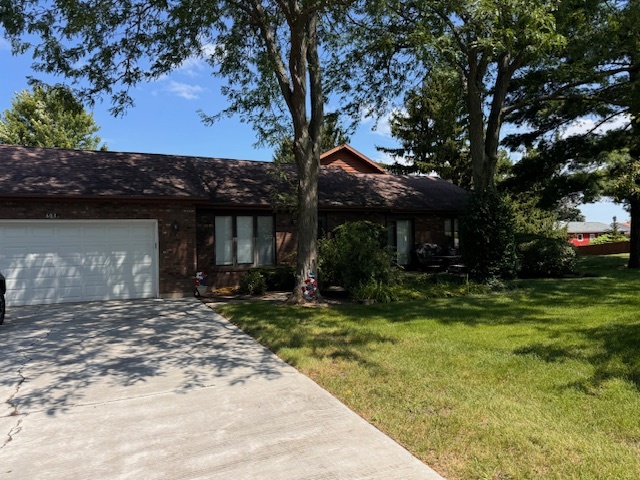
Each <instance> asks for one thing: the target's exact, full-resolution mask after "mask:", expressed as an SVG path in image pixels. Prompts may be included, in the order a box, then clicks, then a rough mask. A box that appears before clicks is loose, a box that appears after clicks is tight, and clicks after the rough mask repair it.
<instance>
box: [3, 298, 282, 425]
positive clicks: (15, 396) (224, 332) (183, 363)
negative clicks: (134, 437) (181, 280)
mask: <svg viewBox="0 0 640 480" xmlns="http://www.w3.org/2000/svg"><path fill="white" fill-rule="evenodd" d="M229 342H232V343H233V348H222V347H225V345H226V344H228V343H229ZM0 345H2V352H3V353H2V356H1V357H0V371H2V372H3V375H2V377H1V378H0V392H2V394H3V397H4V398H10V402H9V403H10V404H11V406H12V408H13V409H14V412H13V414H25V413H29V412H32V411H36V410H37V411H43V410H44V411H46V412H47V413H48V414H50V415H53V414H55V413H56V412H58V411H60V410H63V411H64V410H65V409H66V408H68V407H69V406H72V405H76V404H78V403H84V402H91V401H105V400H108V398H105V397H114V396H116V397H117V396H118V395H127V396H130V395H134V394H140V393H142V394H144V390H145V384H147V383H148V382H149V381H150V380H151V379H152V378H154V377H164V382H163V388H164V389H166V390H172V391H174V392H187V391H189V390H192V389H194V388H201V387H205V386H208V385H211V384H212V383H214V382H215V381H216V380H219V379H224V381H225V382H228V383H229V384H232V385H233V384H238V383H243V382H245V381H247V380H248V379H250V378H252V377H256V376H258V377H262V378H267V379H273V378H276V377H278V376H279V375H280V372H279V367H281V363H280V361H279V360H278V359H277V358H276V357H274V356H273V354H271V353H270V352H269V351H268V350H266V349H262V350H261V351H262V355H258V356H256V354H255V352H256V346H255V341H254V340H253V339H251V338H249V337H248V336H246V335H245V334H243V333H242V332H240V331H239V330H237V329H236V328H235V327H233V326H231V325H230V324H228V323H227V322H226V321H224V320H223V319H221V318H220V317H219V316H218V315H217V314H215V313H212V312H211V310H210V309H209V308H207V307H204V306H203V305H202V304H201V303H200V302H197V301H194V300H180V301H162V300H138V301H119V302H106V303H86V304H73V305H70V304H66V305H50V306H39V307H17V308H13V309H11V311H10V313H9V314H8V317H7V322H6V324H5V325H3V326H2V331H1V335H0ZM92 386H104V387H110V388H108V389H107V388H103V389H100V392H102V393H103V394H104V396H103V397H102V398H95V396H96V393H89V392H88V391H87V390H88V389H89V387H92ZM92 390H93V389H92Z"/></svg>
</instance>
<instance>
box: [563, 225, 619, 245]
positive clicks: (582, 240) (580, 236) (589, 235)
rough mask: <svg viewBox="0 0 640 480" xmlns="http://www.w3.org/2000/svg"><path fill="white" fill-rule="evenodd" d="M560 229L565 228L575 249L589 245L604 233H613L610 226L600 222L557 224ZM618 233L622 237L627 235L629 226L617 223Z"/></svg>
mask: <svg viewBox="0 0 640 480" xmlns="http://www.w3.org/2000/svg"><path fill="white" fill-rule="evenodd" d="M559 226H560V228H564V227H565V226H566V228H567V234H568V235H569V242H571V243H572V244H573V245H575V246H576V247H581V246H584V245H589V242H590V241H591V240H594V239H596V238H598V237H599V236H600V235H603V234H605V233H611V232H612V231H613V229H612V227H611V225H607V224H606V223H602V222H559ZM617 227H618V231H619V232H620V233H621V234H623V235H629V231H630V226H629V225H627V224H625V223H624V222H618V223H617Z"/></svg>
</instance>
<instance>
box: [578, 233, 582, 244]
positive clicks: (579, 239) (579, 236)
mask: <svg viewBox="0 0 640 480" xmlns="http://www.w3.org/2000/svg"><path fill="white" fill-rule="evenodd" d="M577 238H578V241H579V242H581V241H582V240H583V239H584V238H583V237H582V234H581V233H579V234H578V236H577Z"/></svg>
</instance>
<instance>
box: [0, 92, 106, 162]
mask: <svg viewBox="0 0 640 480" xmlns="http://www.w3.org/2000/svg"><path fill="white" fill-rule="evenodd" d="M11 105H12V106H11V108H10V109H8V110H5V111H4V112H3V113H2V114H0V143H6V144H12V145H25V146H30V147H54V148H70V149H79V150H96V149H97V148H98V146H99V145H100V142H101V139H100V137H98V136H96V135H95V133H96V132H98V130H100V127H98V125H96V122H95V120H94V118H93V115H92V114H90V113H88V112H87V111H86V110H85V109H84V106H83V105H82V103H81V102H80V101H79V100H77V99H76V98H75V97H74V95H73V92H72V91H71V90H70V89H68V88H66V87H63V86H60V85H56V86H53V87H52V86H48V85H42V84H36V85H35V86H34V87H33V91H29V90H23V91H21V92H19V93H17V94H16V95H15V97H14V98H13V100H12V102H11ZM101 149H102V150H106V145H104V144H103V145H102V147H101Z"/></svg>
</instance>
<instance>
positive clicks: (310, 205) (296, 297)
mask: <svg viewBox="0 0 640 480" xmlns="http://www.w3.org/2000/svg"><path fill="white" fill-rule="evenodd" d="M304 143H305V144H306V145H301V146H300V148H294V150H296V157H297V156H298V155H304V157H305V158H304V159H301V160H300V161H296V163H298V213H297V229H298V245H297V246H298V252H297V257H296V283H295V287H294V290H293V294H292V295H291V297H290V298H289V302H290V303H302V302H305V301H306V300H307V299H305V297H304V295H303V288H304V289H306V288H308V284H307V281H308V280H309V279H311V278H315V276H316V275H317V266H318V265H317V264H318V252H317V238H318V175H319V172H320V155H319V153H316V150H315V149H314V148H313V145H312V143H313V142H312V141H311V139H309V138H307V139H306V141H305V142H304ZM316 157H317V158H316ZM314 296H315V298H318V296H319V292H316V294H315V295H314Z"/></svg>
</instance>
